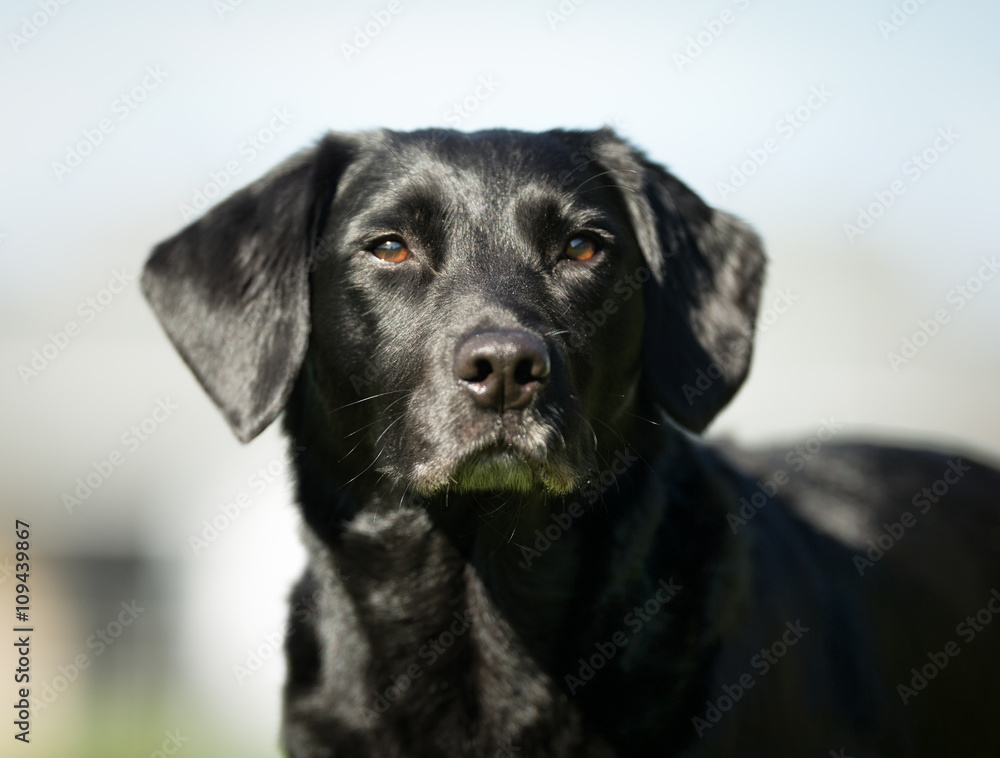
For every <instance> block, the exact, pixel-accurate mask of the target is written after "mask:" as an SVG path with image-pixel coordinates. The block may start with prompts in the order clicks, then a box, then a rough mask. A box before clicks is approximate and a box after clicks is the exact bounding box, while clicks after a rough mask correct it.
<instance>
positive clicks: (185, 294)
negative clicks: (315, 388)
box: [142, 135, 353, 442]
mask: <svg viewBox="0 0 1000 758" xmlns="http://www.w3.org/2000/svg"><path fill="white" fill-rule="evenodd" d="M352 154H353V152H352V143H351V141H350V140H349V139H348V138H346V137H342V136H340V135H330V136H327V137H325V138H324V139H323V140H321V141H320V142H319V144H318V145H317V146H316V147H314V148H312V149H310V150H307V151H305V152H303V153H301V154H299V155H296V156H294V157H292V158H289V159H288V160H287V161H285V162H284V163H282V164H281V165H280V166H278V167H277V168H275V169H273V170H272V171H271V172H270V173H268V174H267V175H265V176H264V177H262V178H261V179H258V180H257V181H256V182H254V183H253V184H250V185H249V186H247V187H245V188H243V189H241V190H240V191H239V192H236V193H235V194H234V195H232V196H231V197H230V198H228V199H227V200H225V201H223V202H222V203H220V204H219V205H217V206H215V207H214V208H212V209H211V210H210V211H208V212H207V213H206V214H205V215H204V216H203V217H202V218H200V219H199V220H198V221H196V222H195V223H193V224H191V225H190V226H188V227H187V228H186V229H184V230H183V231H181V232H180V233H179V234H177V235H176V236H175V237H173V238H171V239H169V240H167V241H166V242H163V243H161V244H160V245H158V246H157V247H156V248H155V249H154V250H153V254H152V255H151V256H150V258H149V260H148V261H147V262H146V267H145V270H144V271H143V274H142V290H143V293H144V294H145V295H146V298H147V299H148V300H149V303H150V305H152V307H153V310H154V311H155V312H156V315H157V317H158V318H159V320H160V323H161V324H162V325H163V328H164V330H166V332H167V335H168V336H169V337H170V339H171V341H172V342H173V343H174V347H176V348H177V351H178V352H179V353H180V354H181V356H182V357H183V358H184V360H185V362H186V363H187V364H188V366H189V367H190V368H191V370H192V371H193V372H194V374H195V376H197V377H198V381H200V382H201V384H202V386H203V387H204V388H205V390H206V392H208V394H209V395H210V396H211V398H212V399H213V400H214V401H215V403H216V405H218V406H219V408H220V409H221V410H222V412H223V413H224V414H225V416H226V420H227V421H228V422H229V425H230V426H231V427H232V429H233V432H234V433H235V434H236V436H237V437H239V439H240V440H241V441H242V442H249V441H250V440H252V439H253V438H254V437H256V436H257V435H258V434H259V433H260V432H261V431H262V430H263V429H264V428H265V427H266V426H267V425H268V424H269V423H271V421H273V420H274V418H275V417H276V416H277V415H278V413H280V412H281V409H282V408H283V407H284V405H285V401H286V399H287V397H288V394H289V392H290V391H291V387H292V383H293V381H294V380H295V377H296V375H297V374H298V371H299V368H300V366H301V364H302V360H303V357H304V355H305V351H306V346H307V342H308V337H309V279H308V274H309V254H310V248H311V246H312V244H313V241H314V239H315V237H316V235H317V233H318V231H319V229H320V228H321V227H322V225H323V223H324V221H325V213H326V210H327V209H328V208H329V205H330V201H331V199H332V196H333V192H334V190H335V188H336V185H337V181H338V179H339V177H340V175H341V173H342V172H343V169H344V167H345V166H346V164H347V163H348V162H349V160H350V158H351V157H352Z"/></svg>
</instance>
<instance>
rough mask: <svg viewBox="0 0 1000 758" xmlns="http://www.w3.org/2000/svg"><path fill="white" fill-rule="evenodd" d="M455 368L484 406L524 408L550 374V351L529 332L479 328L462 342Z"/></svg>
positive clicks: (459, 376) (505, 408) (473, 395)
mask: <svg viewBox="0 0 1000 758" xmlns="http://www.w3.org/2000/svg"><path fill="white" fill-rule="evenodd" d="M454 370H455V376H456V378H458V380H459V381H460V382H461V384H462V386H463V387H465V389H466V390H467V391H468V392H469V394H470V395H471V396H472V399H473V400H474V401H475V403H476V405H478V406H480V407H481V408H489V409H493V410H498V411H505V410H511V409H517V408H524V407H525V406H526V405H527V404H528V403H530V402H531V399H532V398H533V397H534V396H535V394H536V393H537V392H538V388H539V387H540V386H541V384H542V382H543V381H544V380H545V377H547V376H548V375H549V351H548V350H547V349H546V347H545V342H544V341H543V340H542V339H541V337H537V336H535V335H534V334H531V333H530V332H525V331H515V330H506V331H495V332H480V333H478V334H473V335H472V336H471V337H469V338H468V339H466V340H465V342H463V343H462V344H461V345H459V347H458V350H456V351H455V367H454Z"/></svg>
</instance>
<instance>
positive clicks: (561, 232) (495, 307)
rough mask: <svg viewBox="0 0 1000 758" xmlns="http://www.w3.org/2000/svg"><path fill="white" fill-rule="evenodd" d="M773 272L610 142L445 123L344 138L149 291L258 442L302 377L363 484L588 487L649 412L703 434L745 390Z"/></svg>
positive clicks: (288, 170) (720, 220)
mask: <svg viewBox="0 0 1000 758" xmlns="http://www.w3.org/2000/svg"><path fill="white" fill-rule="evenodd" d="M763 267H764V257H763V253H762V251H761V248H760V244H759V241H758V239H757V237H756V235H755V234H754V233H753V232H752V231H751V230H750V229H749V228H748V227H747V226H745V225H744V224H742V223H741V222H739V221H738V220H736V219H735V218H733V217H732V216H730V215H728V214H725V213H722V212H720V211H717V210H714V209H712V208H710V207H709V206H707V205H706V204H705V203H704V202H702V200H701V199H700V198H699V197H698V196H697V195H695V194H694V193H693V192H692V191H691V190H689V189H688V188H687V187H686V186H685V185H684V184H682V183H681V182H680V181H678V180H677V179H676V178H674V177H673V176H672V175H671V174H669V173H668V172H667V171H666V170H664V169H663V168H661V167H660V166H658V165H655V164H653V163H651V162H649V161H648V160H647V159H646V158H645V157H644V156H643V155H642V154H641V153H639V152H638V151H636V150H635V149H633V148H631V147H630V146H629V145H627V144H626V143H625V142H623V141H622V140H621V139H619V138H618V137H617V136H615V135H614V134H613V133H612V132H610V131H607V130H602V131H596V132H569V131H551V132H546V133H542V134H528V133H523V132H512V131H488V132H479V133H473V134H463V133H458V132H451V131H444V130H428V131H421V132H413V133H394V132H378V133H369V134H359V135H329V136H327V137H325V138H324V139H322V140H321V141H320V142H319V144H318V145H316V147H314V148H312V149H311V150H308V151H306V152H304V153H302V154H300V155H297V156H295V157H293V158H291V159H289V160H288V161H287V162H285V163H284V164H282V165H281V166H279V167H278V168H276V169H275V170H274V171H272V172H271V173H269V174H268V175H266V176H265V177H263V178H262V179H260V180H258V181H257V182H255V183H253V184H251V185H250V186H248V187H246V188H245V189H243V190H240V191H239V192H237V193H235V194H234V195H233V196H232V197H230V198H229V199H227V200H226V201H224V202H222V203H220V204H219V205H218V206H216V207H215V208H213V209H212V210H210V211H209V212H208V213H206V214H205V216H204V217H203V218H201V219H200V220H199V221H197V222H195V223H194V224H192V225H191V226H189V227H187V228H186V229H184V230H183V231H182V232H180V233H179V234H178V235H177V236H175V237H174V238H172V239H170V240H167V241H166V242H164V243H162V244H161V245H159V246H158V247H157V248H156V250H155V251H154V252H153V255H152V256H151V258H150V260H149V262H148V263H147V265H146V269H145V272H144V275H143V290H144V292H145V293H146V296H147V298H148V299H149V301H150V302H151V303H152V305H153V308H154V310H155V311H156V314H157V316H158V317H159V319H160V321H161V322H162V324H163V326H164V328H165V329H166V331H167V333H168V335H169V336H170V338H171V340H172V341H173V343H174V345H175V346H176V347H177V349H178V350H179V351H180V353H181V355H182V356H183V357H184V359H185V361H186V362H187V363H188V365H189V366H190V367H191V369H192V370H193V371H194V373H195V374H196V376H197V377H198V379H199V380H200V381H201V383H202V385H203V386H204V387H205V389H206V390H207V391H208V393H209V394H210V395H211V397H212V398H213V399H214V401H215V402H216V403H217V404H218V405H219V407H220V408H221V409H222V410H223V412H224V413H225V415H226V418H227V419H228V421H229V423H230V425H231V426H232V428H233V430H234V431H235V433H236V435H237V436H238V437H239V438H240V439H241V440H243V441H248V440H250V439H252V438H253V437H254V436H256V435H257V434H258V433H259V432H260V431H261V430H262V429H263V428H264V427H265V426H267V425H268V424H269V423H270V422H271V421H272V420H273V419H274V418H275V416H277V415H278V413H279V412H280V411H281V410H282V408H283V407H284V406H285V404H286V402H287V400H288V397H289V394H290V392H291V390H292V387H293V385H294V384H295V383H296V380H297V378H300V376H301V378H302V379H303V380H305V379H308V383H309V386H310V388H309V390H308V392H307V394H308V395H309V397H310V398H311V400H310V403H311V405H309V406H308V411H307V412H306V416H307V418H305V419H304V420H302V421H301V422H300V423H302V424H304V425H308V426H310V427H313V428H314V429H320V430H326V431H325V433H326V434H327V437H331V436H332V437H335V438H336V439H335V440H334V441H333V442H330V443H329V444H328V449H327V452H326V454H328V455H329V456H330V457H331V461H330V465H331V468H334V469H337V470H338V471H341V472H343V473H344V474H348V473H350V472H352V471H354V472H355V473H357V474H360V473H361V472H362V471H364V470H366V469H370V470H371V471H374V472H378V473H380V474H387V475H389V476H390V477H391V478H392V479H394V480H396V481H398V482H401V483H404V484H407V485H410V486H412V487H413V489H415V490H416V491H418V492H420V493H423V494H433V493H435V492H439V491H441V490H442V489H444V488H446V487H451V488H453V489H454V490H458V491H501V492H502V491H518V492H529V491H539V492H540V491H547V492H568V491H571V490H573V489H574V488H576V487H578V486H579V485H580V484H581V483H582V482H583V481H584V479H585V478H586V476H587V475H588V472H591V471H593V470H594V469H595V468H597V467H599V465H600V459H601V457H602V455H606V454H607V451H610V450H614V449H615V448H616V447H617V448H621V447H622V446H623V445H624V444H625V443H624V442H623V441H622V440H623V439H628V430H630V429H631V428H632V426H633V425H634V424H635V423H636V417H637V416H640V415H642V414H643V413H645V412H646V411H647V409H648V407H650V406H652V405H654V404H655V405H658V406H659V407H660V408H662V409H663V410H664V411H665V412H666V413H667V414H668V415H669V416H670V418H672V419H673V421H674V422H675V423H677V424H678V425H680V426H682V427H684V428H686V429H688V430H690V431H693V432H700V431H701V430H702V429H704V427H705V426H706V425H707V424H708V423H709V422H710V421H711V419H712V418H713V417H714V416H715V415H716V414H717V413H718V412H719V410H720V409H721V408H722V407H723V406H724V405H725V404H726V403H727V402H728V401H729V399H730V398H731V397H732V396H733V394H734V393H735V392H736V390H737V389H738V387H739V386H740V384H741V383H742V382H743V379H744V377H745V376H746V373H747V369H748V365H749V360H750V353H751V344H752V336H753V324H754V320H755V317H756V311H757V301H758V295H759V289H760V284H761V279H762V273H763ZM602 450H603V451H604V452H602ZM333 458H336V459H337V460H336V461H334V460H332V459H333Z"/></svg>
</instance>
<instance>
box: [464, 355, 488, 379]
mask: <svg viewBox="0 0 1000 758" xmlns="http://www.w3.org/2000/svg"><path fill="white" fill-rule="evenodd" d="M473 369H474V370H475V372H474V373H473V374H472V376H471V377H469V378H468V379H466V381H468V382H476V383H479V382H485V381H486V379H487V378H488V377H489V375H490V374H492V373H493V364H492V363H490V362H489V361H488V360H486V359H485V358H480V359H479V360H478V361H476V362H475V364H474V365H473Z"/></svg>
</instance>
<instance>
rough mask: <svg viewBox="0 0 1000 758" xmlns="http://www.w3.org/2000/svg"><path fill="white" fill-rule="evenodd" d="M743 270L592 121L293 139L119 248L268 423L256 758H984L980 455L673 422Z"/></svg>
mask: <svg viewBox="0 0 1000 758" xmlns="http://www.w3.org/2000/svg"><path fill="white" fill-rule="evenodd" d="M763 270H764V255H763V253H762V251H761V246H760V243H759V241H758V238H757V237H756V235H755V234H754V233H753V232H752V231H751V230H750V229H749V228H748V227H747V226H746V225H744V224H743V223H741V222H740V221H738V220H736V219H735V218H733V217H732V216H729V215H727V214H725V213H722V212H720V211H716V210H713V209H712V208H710V207H709V206H707V205H706V204H705V203H704V202H702V201H701V199H699V198H698V197H697V196H696V195H695V194H694V193H693V192H691V190H689V189H688V188H687V187H685V186H684V185H683V184H682V183H681V182H680V181H678V180H677V179H676V178H674V177H673V176H672V175H671V174H669V173H668V172H667V171H665V170H664V169H663V168H661V167H660V166H658V165H656V164H654V163H651V162H650V161H649V160H647V159H646V158H645V157H644V156H643V155H642V154H641V153H640V152H638V151H636V150H635V149H633V148H631V147H630V146H629V145H627V144H626V143H624V142H623V141H622V140H621V139H619V138H618V137H616V136H615V135H614V134H613V133H611V132H609V131H597V132H573V131H551V132H547V133H543V134H527V133H521V132H513V131H488V132H481V133H475V134H462V133H458V132H450V131H436V130H429V131H422V132H414V133H408V134H400V133H393V132H380V133H372V134H360V135H329V136H327V137H325V138H324V139H322V140H321V141H320V142H319V144H318V145H317V146H316V147H314V148H313V149H311V150H309V151H307V152H305V153H303V154H301V155H298V156H296V157H294V158H292V159H290V160H289V161H287V162H286V163H284V164H283V165H281V166H280V167H279V168H277V169H276V170H274V171H273V172H272V173H270V174H268V175H267V176H265V177H264V178H263V179H261V180H259V181H257V182H255V183H254V184H252V185H250V186H249V187H247V188H245V189H243V190H241V191H239V192H237V193H236V194H235V195H233V196H232V197H231V198H229V199H228V200H226V201H225V202H223V203H221V204H220V205H218V206H217V207H216V208H214V209H213V210H211V211H209V212H208V213H207V214H206V215H205V216H204V217H203V218H202V219H201V220H200V221H198V222H196V223H194V224H192V225H191V226H189V227H188V228H187V229H185V230H184V231H182V232H181V233H180V234H179V235H177V236H176V237H174V238H173V239H170V240H168V241H166V242H164V243H163V244H161V245H160V246H159V247H158V248H157V249H156V250H155V251H154V253H153V255H152V257H151V258H150V260H149V262H148V264H147V266H146V270H145V274H144V276H143V288H144V291H145V293H146V296H147V297H148V299H149V300H150V302H151V303H152V305H153V308H154V309H155V311H156V313H157V315H158V317H159V319H160V320H161V322H162V323H163V326H164V327H165V329H166V331H167V333H168V334H169V336H170V338H171V340H173V342H174V344H175V345H176V347H177V349H178V350H179V351H180V353H181V355H182V356H183V357H184V359H185V361H187V363H188V365H189V366H190V367H191V369H192V370H193V371H194V373H195V374H196V375H197V377H198V379H199V380H200V381H201V383H202V385H204V387H205V389H206V390H207V391H208V392H209V394H210V395H211V396H212V398H213V399H214V400H215V402H216V403H217V404H218V405H219V407H220V408H221V409H222V410H223V412H224V413H225V415H226V418H227V419H228V421H229V423H230V424H231V426H232V428H233V429H234V431H235V432H236V434H237V436H238V437H239V438H240V439H241V440H243V441H248V440H250V439H253V437H254V436H255V435H257V434H258V433H259V432H260V431H261V430H262V429H263V428H264V427H265V426H267V425H268V424H269V423H270V422H271V421H272V420H273V419H274V418H275V417H276V416H277V415H278V413H279V412H281V410H282V409H284V410H285V427H286V429H287V431H288V434H289V435H290V437H291V445H292V457H293V459H294V465H295V469H296V472H297V481H298V497H299V501H300V503H301V506H302V512H303V514H304V518H305V521H306V524H307V526H308V529H307V532H306V533H307V538H306V539H307V542H308V548H309V551H310V555H311V558H310V568H309V570H308V572H307V574H306V576H305V577H304V578H303V579H302V581H301V583H300V584H299V585H298V587H297V589H296V591H295V595H294V603H293V612H292V623H291V626H290V632H289V637H288V644H287V653H288V665H289V678H288V683H287V690H286V697H285V727H284V742H285V746H286V748H287V750H288V752H289V753H290V754H291V755H293V756H338V757H339V756H383V757H387V756H496V755H512V756H527V757H529V758H536V757H538V756H622V757H628V758H633V757H634V756H646V755H650V756H669V755H699V756H700V755H711V756H743V757H750V756H796V757H797V758H802V757H803V756H828V755H831V754H833V755H853V756H862V755H864V756H872V755H880V756H902V755H920V756H935V757H939V756H944V755H963V756H991V757H992V758H995V757H996V756H997V755H1000V730H998V729H997V728H995V726H992V724H994V718H995V715H996V712H997V708H998V706H1000V695H998V690H1000V686H998V684H997V677H998V675H1000V644H998V640H1000V620H996V621H994V623H993V624H992V625H991V624H990V621H993V618H994V616H995V615H996V613H997V612H1000V590H998V589H997V588H998V587H1000V509H998V508H997V493H998V492H1000V473H998V472H997V471H995V470H992V469H990V468H989V467H987V466H985V465H982V464H980V463H978V462H975V461H973V460H970V459H968V458H965V457H962V458H959V457H956V456H950V457H949V456H946V455H939V454H936V453H931V452H921V451H908V450H902V449H891V448H885V447H874V446H864V445H844V444H834V443H833V442H831V441H830V440H831V438H832V436H833V435H834V433H835V431H836V429H835V427H832V426H830V427H829V428H828V429H826V430H825V431H824V430H820V431H819V432H818V435H817V437H815V438H813V439H812V440H810V442H809V443H808V444H807V445H806V447H804V448H802V449H800V450H798V451H795V450H793V451H790V452H788V453H786V452H785V451H781V452H773V453H760V454H755V455H749V454H745V453H740V452H738V451H728V450H720V449H713V448H709V447H706V446H705V445H703V444H701V443H699V442H698V441H697V440H696V439H695V438H694V437H693V436H692V434H691V433H698V432H701V431H702V430H703V429H704V428H705V427H706V425H707V424H708V423H709V422H710V421H711V420H712V418H713V417H714V416H715V415H716V414H717V413H718V412H719V410H720V409H721V408H722V407H723V406H724V405H725V404H726V403H727V402H728V401H729V400H730V398H731V397H732V396H733V394H734V393H735V392H736V390H737V388H738V387H739V386H740V384H741V383H742V382H743V379H744V377H745V376H746V373H747V368H748V365H749V361H750V353H751V343H752V337H753V331H754V320H755V317H756V312H757V303H758V296H759V290H760V286H761V280H762V276H763ZM734 459H735V462H733V461H734ZM737 464H738V465H737ZM744 472H752V473H744Z"/></svg>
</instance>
